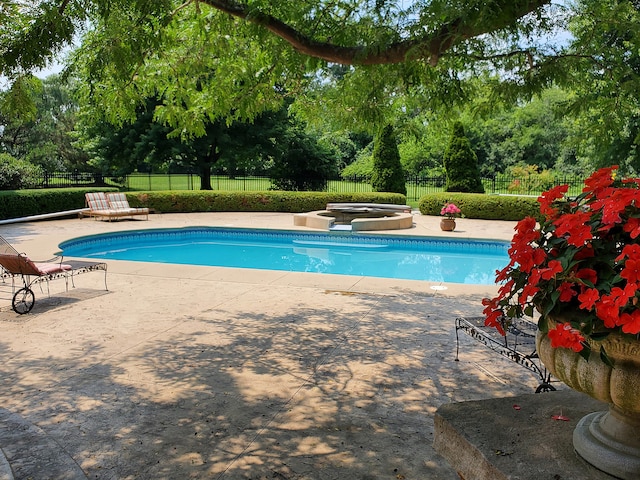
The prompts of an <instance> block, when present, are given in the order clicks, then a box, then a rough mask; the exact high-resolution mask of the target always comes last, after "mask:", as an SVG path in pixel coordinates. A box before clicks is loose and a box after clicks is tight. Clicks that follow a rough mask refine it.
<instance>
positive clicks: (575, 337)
mask: <svg viewBox="0 0 640 480" xmlns="http://www.w3.org/2000/svg"><path fill="white" fill-rule="evenodd" d="M547 335H548V336H549V340H551V347H553V348H558V347H564V348H570V349H571V350H573V351H574V352H579V351H580V350H582V349H583V348H584V345H582V342H584V337H583V336H582V334H581V333H580V332H579V331H578V330H576V329H575V328H573V327H572V326H571V324H570V323H558V324H557V325H556V328H555V329H551V330H549V333H548V334H547Z"/></svg>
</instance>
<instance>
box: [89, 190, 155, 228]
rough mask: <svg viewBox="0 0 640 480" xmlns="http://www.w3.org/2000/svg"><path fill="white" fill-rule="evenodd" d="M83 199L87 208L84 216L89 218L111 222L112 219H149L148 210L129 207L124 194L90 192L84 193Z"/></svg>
mask: <svg viewBox="0 0 640 480" xmlns="http://www.w3.org/2000/svg"><path fill="white" fill-rule="evenodd" d="M84 197H85V201H86V205H87V207H88V208H89V211H88V212H86V213H85V215H87V216H89V217H94V218H95V219H98V218H103V219H104V218H106V219H107V220H109V221H111V220H112V219H114V218H124V217H135V216H141V215H144V217H145V220H148V219H149V209H148V208H135V207H131V206H130V205H129V201H128V200H127V196H126V195H125V194H124V193H106V194H105V193H104V192H91V193H85V195H84Z"/></svg>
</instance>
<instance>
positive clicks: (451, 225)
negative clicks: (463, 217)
mask: <svg viewBox="0 0 640 480" xmlns="http://www.w3.org/2000/svg"><path fill="white" fill-rule="evenodd" d="M460 212H461V211H460V209H459V208H458V207H457V206H456V204H455V203H446V204H445V205H444V207H442V209H441V210H440V215H443V216H444V217H445V218H443V219H442V220H440V228H441V229H442V230H443V231H445V232H452V231H453V230H455V228H456V217H457V216H458V215H460Z"/></svg>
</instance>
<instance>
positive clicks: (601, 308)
mask: <svg viewBox="0 0 640 480" xmlns="http://www.w3.org/2000/svg"><path fill="white" fill-rule="evenodd" d="M615 300H616V299H615V298H614V297H612V296H611V295H605V296H602V297H600V300H598V301H597V302H596V304H595V307H596V315H597V316H598V318H599V319H600V320H602V321H603V322H604V326H605V327H606V328H615V326H616V325H617V323H618V321H619V320H618V317H619V315H620V308H619V307H618V306H617V305H616V301H615Z"/></svg>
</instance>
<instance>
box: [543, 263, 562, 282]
mask: <svg viewBox="0 0 640 480" xmlns="http://www.w3.org/2000/svg"><path fill="white" fill-rule="evenodd" d="M562 270H563V269H562V263H560V262H559V261H558V260H551V261H550V262H549V266H548V267H547V268H542V269H540V277H541V278H542V279H543V280H551V279H552V278H556V274H558V273H561V272H562Z"/></svg>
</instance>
